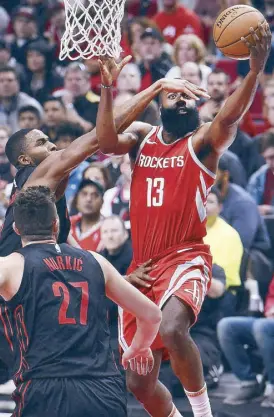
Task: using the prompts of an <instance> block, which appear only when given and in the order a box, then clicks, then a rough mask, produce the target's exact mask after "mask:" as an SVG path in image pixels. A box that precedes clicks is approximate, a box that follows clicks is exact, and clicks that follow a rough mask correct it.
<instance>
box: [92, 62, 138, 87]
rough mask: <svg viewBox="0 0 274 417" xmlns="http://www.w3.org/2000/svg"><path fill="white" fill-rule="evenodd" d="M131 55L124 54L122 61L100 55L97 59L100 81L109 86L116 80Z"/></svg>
mask: <svg viewBox="0 0 274 417" xmlns="http://www.w3.org/2000/svg"><path fill="white" fill-rule="evenodd" d="M131 58H132V57H131V55H129V56H126V57H125V58H124V59H123V60H122V61H120V62H116V61H115V59H114V58H106V57H102V58H100V59H98V63H99V67H100V72H101V83H102V84H103V85H105V86H111V85H112V84H113V82H114V81H116V80H117V78H118V76H119V74H120V72H121V71H122V69H123V68H124V66H125V65H126V64H128V63H129V61H130V60H131Z"/></svg>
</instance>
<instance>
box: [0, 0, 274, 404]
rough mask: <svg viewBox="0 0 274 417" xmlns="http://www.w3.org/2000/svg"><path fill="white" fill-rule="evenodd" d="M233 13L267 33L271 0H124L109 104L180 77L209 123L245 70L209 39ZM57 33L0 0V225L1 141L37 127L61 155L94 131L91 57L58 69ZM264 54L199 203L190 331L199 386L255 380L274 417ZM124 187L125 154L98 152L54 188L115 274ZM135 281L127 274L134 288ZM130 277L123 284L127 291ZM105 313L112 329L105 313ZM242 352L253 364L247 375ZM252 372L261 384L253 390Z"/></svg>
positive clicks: (43, 8)
mask: <svg viewBox="0 0 274 417" xmlns="http://www.w3.org/2000/svg"><path fill="white" fill-rule="evenodd" d="M239 3H242V4H250V5H253V6H255V7H257V8H259V9H260V10H261V11H262V12H263V13H264V15H265V16H266V18H267V19H268V22H269V24H270V27H271V30H272V31H273V35H274V2H273V0H256V1H255V0H254V1H253V2H251V1H248V0H242V1H241V0H207V1H205V0H127V2H126V10H125V16H124V20H123V27H122V47H123V54H124V55H127V54H131V55H132V61H131V62H130V63H129V64H127V65H126V66H125V68H124V69H123V71H122V72H121V74H120V76H119V78H118V80H117V83H116V86H115V104H116V105H119V104H121V103H123V102H124V101H125V100H127V99H129V98H131V97H132V96H133V95H134V94H136V93H137V92H139V91H141V90H142V89H144V88H146V87H148V86H149V85H151V84H152V83H153V82H155V81H157V80H158V79H160V78H163V77H170V78H176V77H182V78H184V79H187V80H189V81H191V82H193V83H195V84H197V85H200V86H203V87H204V88H207V90H208V93H209V95H210V96H211V98H210V99H209V100H208V101H205V100H204V99H203V100H201V101H200V102H199V103H198V105H199V112H200V118H201V121H202V122H208V121H211V120H212V119H213V118H214V117H215V115H216V114H217V112H218V111H219V110H220V109H221V108H222V106H223V105H224V103H225V101H226V99H227V97H228V96H229V94H230V93H231V92H232V91H233V90H234V89H235V88H237V86H238V85H240V83H241V80H242V79H243V77H244V76H245V75H246V74H247V72H248V68H249V67H248V61H235V60H230V59H227V58H226V57H224V56H223V55H222V54H221V52H220V51H218V50H216V48H215V46H214V42H213V40H212V26H213V24H214V21H215V19H216V17H217V15H218V14H219V12H220V11H222V10H224V9H225V8H226V7H229V6H232V5H235V4H239ZM64 27H65V10H64V4H63V1H61V0H21V1H20V0H2V1H1V6H0V224H1V223H2V222H3V219H4V216H5V210H6V208H7V206H8V202H9V195H10V192H11V187H12V181H13V178H14V176H15V173H16V169H15V168H14V167H13V166H11V165H10V164H9V162H8V159H7V157H6V155H5V144H6V142H7V140H8V137H9V135H10V134H12V133H14V132H15V131H17V130H18V129H20V128H33V129H41V130H43V132H45V133H46V134H47V135H48V136H49V138H50V139H51V141H52V142H54V143H55V144H56V146H57V148H58V149H64V148H65V147H67V146H68V145H69V144H70V143H71V142H72V141H73V140H74V139H76V138H77V137H79V136H81V135H82V134H83V133H84V132H87V131H89V130H91V129H92V128H93V127H94V126H95V123H96V114H97V110H98V103H99V101H100V74H99V67H98V64H97V61H96V59H88V60H85V61H81V60H78V61H73V62H72V61H68V60H65V61H60V60H59V59H58V54H59V50H60V40H61V36H62V33H63V31H64ZM272 44H273V48H272V50H271V53H270V56H269V59H268V62H267V65H266V69H265V73H264V74H263V75H262V77H261V79H260V85H259V88H258V91H257V93H256V96H255V98H254V102H253V104H252V106H251V108H250V111H249V112H248V113H247V114H246V115H245V117H244V119H243V121H242V123H241V125H240V128H239V130H238V132H237V136H236V139H235V142H234V143H233V145H232V146H231V147H230V149H229V151H227V152H226V153H225V154H224V156H223V157H222V159H221V161H220V166H219V169H218V172H217V180H216V184H215V187H214V189H212V192H211V193H210V194H209V196H208V206H207V212H208V221H207V231H208V235H207V237H206V239H205V241H206V242H207V243H209V244H210V245H211V248H212V254H213V262H214V267H213V281H212V286H211V289H210V291H209V293H208V295H207V297H206V301H205V303H204V306H203V309H202V312H201V314H200V317H199V320H198V322H197V323H196V324H195V326H194V327H193V328H192V330H191V332H192V334H193V338H194V339H195V341H196V343H197V344H198V346H199V348H200V351H201V356H202V360H203V365H204V371H205V375H206V379H207V383H208V387H209V388H213V387H216V386H217V385H218V382H219V377H220V374H221V369H223V367H225V369H227V370H228V369H230V370H231V371H232V372H233V373H235V374H236V376H237V377H238V378H239V379H240V380H241V382H242V385H241V389H240V390H239V392H237V393H236V394H234V395H233V396H229V397H228V398H226V400H225V401H226V402H228V403H230V404H238V403H242V402H245V401H249V400H252V399H253V398H255V397H259V396H261V395H262V393H263V392H264V388H265V382H267V383H268V386H267V397H266V398H265V399H264V400H263V401H262V406H265V407H274V368H273V363H274V362H273V358H274V278H272V277H273V256H274V73H273V70H274V37H273V43H272ZM160 106H161V103H160V101H159V100H155V101H153V102H152V103H151V104H150V105H149V106H148V107H147V109H146V110H145V111H144V112H143V113H142V114H141V115H140V116H139V120H140V121H144V122H148V123H151V124H153V125H157V124H159V123H160V117H159V115H160ZM130 182H131V169H130V160H129V157H128V156H123V157H107V156H105V155H103V154H101V153H99V152H98V153H97V154H96V155H94V156H92V157H91V158H90V159H88V160H87V161H85V162H83V163H82V164H80V166H78V167H76V168H75V169H74V170H73V171H72V173H71V174H70V177H69V181H68V185H67V189H66V197H67V201H68V206H69V210H70V216H71V234H72V235H73V237H74V238H75V240H76V241H77V242H78V243H79V245H80V246H81V247H83V248H84V249H88V250H95V251H98V252H100V253H102V254H103V255H104V256H105V257H106V258H107V259H108V260H109V261H110V262H111V263H112V264H113V265H114V266H115V267H116V268H117V269H118V270H119V271H120V272H121V273H122V274H126V270H127V267H128V266H129V263H130V261H131V257H132V248H131V243H130V220H129V200H130ZM0 256H1V254H0ZM138 274H139V275H138ZM144 275H145V274H144V272H142V270H139V271H137V276H139V277H140V278H141V279H142V277H144ZM137 276H136V277H134V276H133V277H130V278H129V280H130V281H131V282H133V283H136V282H138V281H137V280H138V279H139V278H137ZM110 311H111V318H110V319H111V320H112V321H113V322H114V323H116V314H117V312H116V309H115V308H113V306H110ZM254 351H256V353H257V355H259V357H260V358H261V360H260V361H259V365H258V361H257V362H256V364H257V365H258V366H257V367H255V368H253V362H254V361H253V360H252V359H251V358H252V353H253V352H254ZM258 374H263V375H264V378H263V380H262V381H261V380H260V382H259V381H258V379H257V375H258ZM0 392H1V389H0Z"/></svg>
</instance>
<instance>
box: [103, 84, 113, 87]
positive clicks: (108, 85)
mask: <svg viewBox="0 0 274 417" xmlns="http://www.w3.org/2000/svg"><path fill="white" fill-rule="evenodd" d="M112 86H113V84H110V85H104V84H101V87H102V88H111V87H112Z"/></svg>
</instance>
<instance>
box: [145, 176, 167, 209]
mask: <svg viewBox="0 0 274 417" xmlns="http://www.w3.org/2000/svg"><path fill="white" fill-rule="evenodd" d="M164 187H165V179H164V178H147V206H148V207H160V206H162V205H163V202H164Z"/></svg>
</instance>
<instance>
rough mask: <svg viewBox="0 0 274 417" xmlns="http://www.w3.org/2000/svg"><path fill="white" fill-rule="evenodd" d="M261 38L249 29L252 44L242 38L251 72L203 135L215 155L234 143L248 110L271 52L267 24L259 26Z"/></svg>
mask: <svg viewBox="0 0 274 417" xmlns="http://www.w3.org/2000/svg"><path fill="white" fill-rule="evenodd" d="M259 27H260V32H261V37H262V39H261V40H260V39H259V37H258V35H257V34H256V33H255V31H254V30H253V29H252V28H250V33H251V35H252V38H253V44H251V43H249V42H248V41H247V40H246V39H245V38H242V42H244V43H245V44H246V45H247V47H248V48H249V50H250V71H249V73H248V74H247V76H246V77H245V79H244V80H243V82H242V83H241V85H240V86H239V87H238V88H237V89H236V90H235V91H234V92H233V93H232V94H231V96H230V97H229V98H228V99H227V100H226V103H225V104H224V106H223V107H222V109H221V110H220V111H219V113H218V114H217V116H216V117H215V119H214V120H213V122H212V123H211V125H210V127H209V129H208V130H207V132H206V133H205V134H204V136H203V143H204V144H208V145H210V148H211V149H212V150H213V151H214V152H216V154H221V153H223V152H224V151H225V150H226V149H227V148H228V147H229V146H230V145H231V143H232V142H233V140H234V138H235V135H236V131H237V127H238V124H239V122H240V121H241V119H242V118H243V116H244V115H245V113H246V112H247V111H248V110H249V108H250V106H251V104H252V101H253V99H254V96H255V93H256V89H257V87H258V83H259V78H260V75H261V74H262V72H263V71H264V67H265V64H266V61H267V58H268V55H269V52H270V48H271V31H270V29H269V26H268V24H260V26H259Z"/></svg>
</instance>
